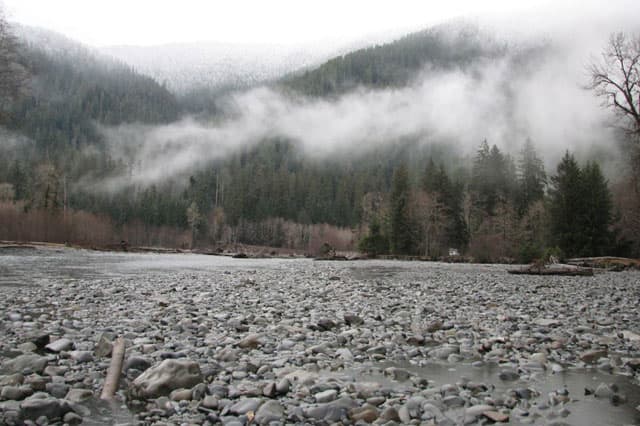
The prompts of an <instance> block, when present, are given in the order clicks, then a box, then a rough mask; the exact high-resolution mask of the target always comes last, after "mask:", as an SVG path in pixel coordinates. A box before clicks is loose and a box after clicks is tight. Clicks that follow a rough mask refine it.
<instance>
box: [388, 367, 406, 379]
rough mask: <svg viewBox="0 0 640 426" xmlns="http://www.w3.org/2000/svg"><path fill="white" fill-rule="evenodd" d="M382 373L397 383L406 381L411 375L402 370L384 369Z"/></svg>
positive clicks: (394, 368)
mask: <svg viewBox="0 0 640 426" xmlns="http://www.w3.org/2000/svg"><path fill="white" fill-rule="evenodd" d="M384 372H385V374H387V375H388V376H391V377H392V378H393V380H397V381H399V382H404V381H407V380H409V378H410V377H411V373H409V372H408V371H407V370H405V369H403V368H396V367H389V368H387V369H385V370H384Z"/></svg>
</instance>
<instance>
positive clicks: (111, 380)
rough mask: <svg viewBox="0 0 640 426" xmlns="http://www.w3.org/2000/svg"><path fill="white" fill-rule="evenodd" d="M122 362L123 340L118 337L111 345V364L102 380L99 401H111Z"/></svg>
mask: <svg viewBox="0 0 640 426" xmlns="http://www.w3.org/2000/svg"><path fill="white" fill-rule="evenodd" d="M123 360H124V339H123V338H122V337H118V338H117V339H116V341H115V342H114V343H113V351H112V352H111V364H109V369H108V370H107V377H106V378H105V379H104V386H103V387H102V394H100V399H104V400H111V399H113V396H114V395H115V393H116V391H117V390H118V385H119V384H120V373H121V372H122V362H123Z"/></svg>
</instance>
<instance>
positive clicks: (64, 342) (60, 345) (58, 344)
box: [44, 337, 73, 353]
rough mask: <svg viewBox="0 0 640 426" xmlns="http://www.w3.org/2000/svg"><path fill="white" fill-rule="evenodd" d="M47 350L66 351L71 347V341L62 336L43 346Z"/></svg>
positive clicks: (54, 351)
mask: <svg viewBox="0 0 640 426" xmlns="http://www.w3.org/2000/svg"><path fill="white" fill-rule="evenodd" d="M44 348H45V349H46V350H47V351H49V352H53V353H58V352H62V351H68V350H69V349H72V348H73V342H72V341H71V340H69V339H67V338H64V337H63V338H62V339H58V340H54V341H53V342H51V343H49V344H48V345H47V346H45V347H44Z"/></svg>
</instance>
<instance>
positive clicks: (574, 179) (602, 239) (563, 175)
mask: <svg viewBox="0 0 640 426" xmlns="http://www.w3.org/2000/svg"><path fill="white" fill-rule="evenodd" d="M551 182H552V186H553V189H552V191H551V193H550V195H551V200H550V201H551V205H550V215H551V232H552V240H553V241H555V242H556V243H557V245H558V247H560V249H562V251H563V252H564V254H565V255H567V256H569V257H571V256H598V255H602V254H604V253H606V252H607V250H608V249H609V248H610V247H611V243H612V234H611V231H610V229H609V228H610V225H611V223H612V213H611V210H612V202H611V194H610V192H609V188H608V186H607V181H606V180H605V179H604V176H603V175H602V173H601V171H600V167H599V166H598V165H597V164H596V163H587V165H586V166H585V167H584V169H580V167H579V166H578V163H577V162H576V160H575V159H574V157H573V155H571V154H569V153H568V152H567V153H566V154H565V156H564V157H563V158H562V161H561V162H560V164H559V165H558V170H557V174H556V175H555V176H553V177H552V178H551Z"/></svg>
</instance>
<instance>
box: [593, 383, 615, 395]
mask: <svg viewBox="0 0 640 426" xmlns="http://www.w3.org/2000/svg"><path fill="white" fill-rule="evenodd" d="M593 394H594V395H595V396H596V398H610V397H611V395H613V390H612V389H611V387H610V386H609V385H607V384H605V383H600V384H599V385H598V387H597V388H596V390H595V392H594V393H593Z"/></svg>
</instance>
